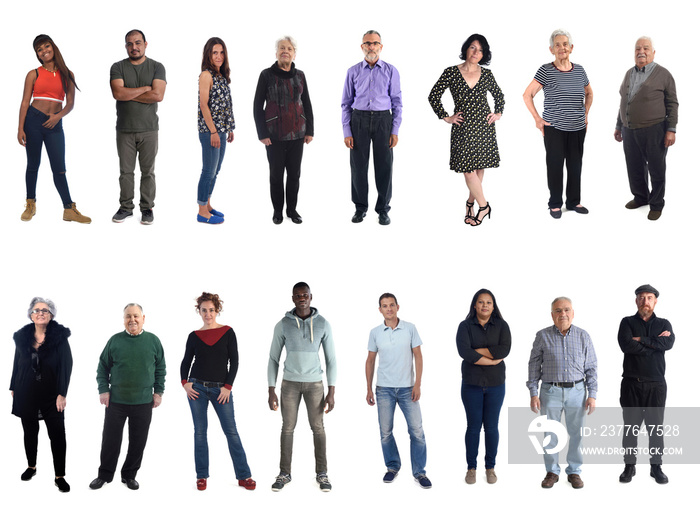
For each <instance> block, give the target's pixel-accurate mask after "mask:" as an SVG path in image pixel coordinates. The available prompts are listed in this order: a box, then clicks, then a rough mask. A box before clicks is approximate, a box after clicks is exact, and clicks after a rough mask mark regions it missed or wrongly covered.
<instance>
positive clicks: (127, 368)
mask: <svg viewBox="0 0 700 522" xmlns="http://www.w3.org/2000/svg"><path fill="white" fill-rule="evenodd" d="M97 386H98V390H99V392H100V393H107V392H109V393H110V401H111V402H116V403H118V404H132V405H133V404H147V403H150V402H152V401H153V394H154V393H157V394H159V395H162V394H163V391H164V390H165V354H164V353H163V346H162V345H161V344H160V340H159V339H158V337H156V336H155V335H153V334H152V333H150V332H141V334H140V335H131V334H129V333H127V332H126V331H123V332H119V333H118V334H115V335H113V336H112V337H111V338H110V340H109V341H107V346H105V349H104V350H103V351H102V355H100V361H99V363H98V365H97Z"/></svg>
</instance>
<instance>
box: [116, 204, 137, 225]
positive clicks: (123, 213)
mask: <svg viewBox="0 0 700 522" xmlns="http://www.w3.org/2000/svg"><path fill="white" fill-rule="evenodd" d="M133 215H134V213H133V212H132V211H131V210H126V209H125V208H120V209H119V210H117V213H116V214H114V216H112V221H114V222H115V223H124V220H126V219H127V218H130V217H131V216H133Z"/></svg>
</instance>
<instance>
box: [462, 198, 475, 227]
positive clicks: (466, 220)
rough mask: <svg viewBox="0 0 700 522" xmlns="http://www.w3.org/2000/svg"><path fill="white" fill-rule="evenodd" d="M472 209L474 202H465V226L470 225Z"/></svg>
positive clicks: (472, 217) (472, 216) (472, 214)
mask: <svg viewBox="0 0 700 522" xmlns="http://www.w3.org/2000/svg"><path fill="white" fill-rule="evenodd" d="M473 209H474V202H473V201H472V202H471V203H469V201H467V215H466V216H464V223H465V224H467V225H470V224H471V223H470V222H469V220H470V219H474V212H473Z"/></svg>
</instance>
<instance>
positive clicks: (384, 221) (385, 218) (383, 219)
mask: <svg viewBox="0 0 700 522" xmlns="http://www.w3.org/2000/svg"><path fill="white" fill-rule="evenodd" d="M389 223H391V218H390V217H389V214H388V213H386V212H380V213H379V224H380V225H388V224H389Z"/></svg>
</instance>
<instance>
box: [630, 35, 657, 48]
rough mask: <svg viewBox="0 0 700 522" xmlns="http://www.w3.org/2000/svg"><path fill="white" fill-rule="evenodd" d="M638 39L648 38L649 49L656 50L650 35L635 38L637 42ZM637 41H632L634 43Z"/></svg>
mask: <svg viewBox="0 0 700 522" xmlns="http://www.w3.org/2000/svg"><path fill="white" fill-rule="evenodd" d="M639 40H649V43H650V44H651V50H652V51H656V49H655V48H654V40H652V39H651V36H640V37H639V38H637V42H638V41H639ZM637 42H634V43H635V44H636V43H637Z"/></svg>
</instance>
